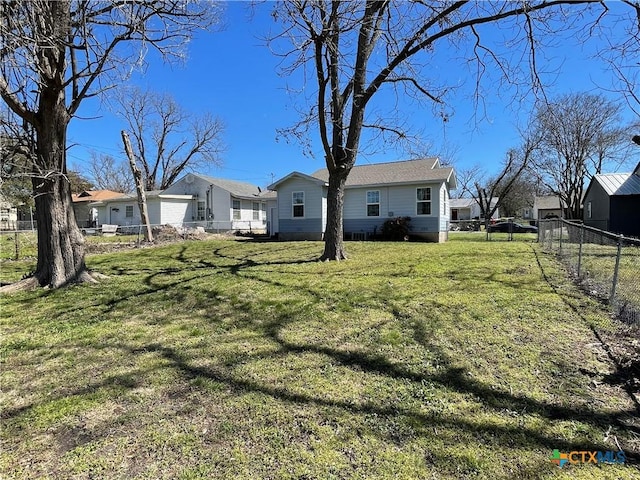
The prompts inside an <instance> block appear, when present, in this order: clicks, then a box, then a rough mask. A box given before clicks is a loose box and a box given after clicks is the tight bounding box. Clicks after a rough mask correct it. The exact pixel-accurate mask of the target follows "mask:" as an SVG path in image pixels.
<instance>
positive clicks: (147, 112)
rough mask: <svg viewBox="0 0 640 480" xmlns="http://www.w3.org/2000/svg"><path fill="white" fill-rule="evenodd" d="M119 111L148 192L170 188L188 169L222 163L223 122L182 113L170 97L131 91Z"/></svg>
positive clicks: (124, 95)
mask: <svg viewBox="0 0 640 480" xmlns="http://www.w3.org/2000/svg"><path fill="white" fill-rule="evenodd" d="M117 101H118V111H119V113H120V115H122V116H123V117H124V119H125V121H126V123H127V126H128V130H129V132H130V133H131V135H132V137H133V138H132V142H131V143H132V148H133V153H134V155H135V157H136V162H137V163H138V166H139V167H140V168H141V169H142V171H143V174H144V186H145V188H146V189H147V190H156V189H159V190H164V189H165V188H168V187H169V186H170V185H171V184H172V183H173V182H174V181H175V180H176V179H177V178H178V177H179V176H180V175H181V174H182V172H184V170H185V169H188V168H189V169H192V168H195V167H199V166H203V167H206V166H210V165H216V164H218V163H219V155H220V153H222V151H223V150H224V146H223V143H222V132H223V124H222V122H221V121H220V120H219V119H217V118H215V117H213V116H212V115H210V114H208V113H206V114H204V115H200V116H197V115H193V114H190V113H188V112H186V111H185V110H183V109H182V108H181V107H180V105H178V104H177V103H176V101H175V100H174V99H173V98H172V97H171V96H170V95H168V94H158V93H153V92H150V91H140V90H139V89H136V88H128V89H126V90H124V91H123V92H122V93H121V94H120V95H119V96H118V100H117Z"/></svg>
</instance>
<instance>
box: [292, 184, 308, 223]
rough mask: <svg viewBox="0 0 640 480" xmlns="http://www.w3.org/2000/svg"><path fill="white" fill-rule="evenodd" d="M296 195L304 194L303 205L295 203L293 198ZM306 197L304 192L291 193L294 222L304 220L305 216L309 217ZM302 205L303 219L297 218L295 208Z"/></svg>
mask: <svg viewBox="0 0 640 480" xmlns="http://www.w3.org/2000/svg"><path fill="white" fill-rule="evenodd" d="M296 193H301V194H302V203H294V201H293V197H294V195H295V194H296ZM305 197H306V195H305V193H304V191H300V190H298V191H295V192H291V218H292V219H294V220H300V219H304V218H305V216H306V215H307V209H306V208H305V204H306V198H305ZM300 205H302V216H301V217H296V216H295V215H294V208H295V207H297V206H300Z"/></svg>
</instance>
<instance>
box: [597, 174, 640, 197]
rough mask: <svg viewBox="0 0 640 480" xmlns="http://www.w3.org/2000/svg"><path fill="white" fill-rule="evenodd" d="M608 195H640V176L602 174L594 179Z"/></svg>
mask: <svg viewBox="0 0 640 480" xmlns="http://www.w3.org/2000/svg"><path fill="white" fill-rule="evenodd" d="M594 180H595V181H597V182H598V183H599V184H600V185H602V188H604V190H605V192H607V194H608V195H640V176H638V175H633V174H631V173H601V174H599V175H596V176H595V177H594Z"/></svg>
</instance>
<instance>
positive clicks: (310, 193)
mask: <svg viewBox="0 0 640 480" xmlns="http://www.w3.org/2000/svg"><path fill="white" fill-rule="evenodd" d="M323 190H324V189H323V188H322V186H320V185H317V184H313V183H311V182H309V181H306V180H304V179H300V178H292V179H291V180H289V181H288V182H286V183H284V184H283V185H282V186H281V187H280V188H279V189H278V213H279V217H280V231H281V232H284V231H287V230H286V229H287V227H285V225H294V224H295V223H296V222H299V223H301V224H303V225H306V224H307V223H306V222H304V221H305V220H316V219H317V220H319V221H320V223H321V224H324V222H323V220H324V218H325V217H324V215H323V212H324V211H325V209H326V205H325V204H326V194H324V193H323ZM293 192H304V217H303V218H294V217H293V199H292V193H293ZM283 220H291V221H292V222H293V223H283ZM314 225H315V224H314ZM292 231H300V230H299V229H298V227H295V229H294V230H292ZM322 231H324V226H323V228H322Z"/></svg>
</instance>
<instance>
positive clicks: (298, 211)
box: [291, 192, 304, 218]
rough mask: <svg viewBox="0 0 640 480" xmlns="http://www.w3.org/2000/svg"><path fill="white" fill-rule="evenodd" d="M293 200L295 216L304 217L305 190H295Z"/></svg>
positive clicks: (292, 195)
mask: <svg viewBox="0 0 640 480" xmlns="http://www.w3.org/2000/svg"><path fill="white" fill-rule="evenodd" d="M291 200H292V202H291V203H292V204H293V217H294V218H303V217H304V192H293V193H292V194H291Z"/></svg>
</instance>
